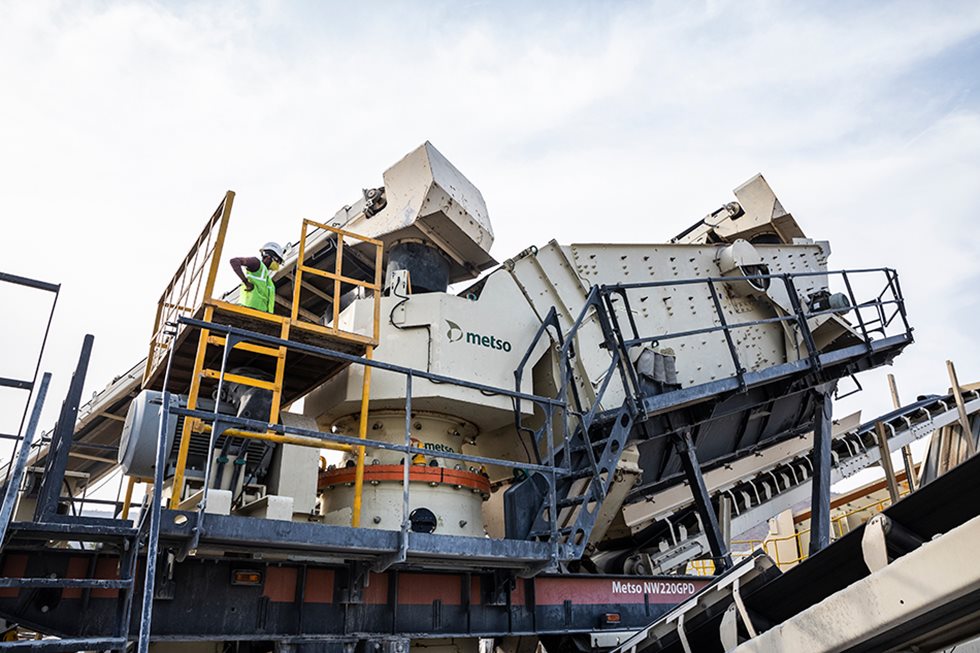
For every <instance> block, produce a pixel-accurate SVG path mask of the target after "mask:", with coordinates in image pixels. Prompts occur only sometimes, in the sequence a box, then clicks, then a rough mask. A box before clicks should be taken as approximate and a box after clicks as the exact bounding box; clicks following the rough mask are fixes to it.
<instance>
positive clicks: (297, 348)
mask: <svg viewBox="0 0 980 653" xmlns="http://www.w3.org/2000/svg"><path fill="white" fill-rule="evenodd" d="M180 322H181V324H182V325H184V326H185V327H188V328H194V329H200V330H208V331H211V332H214V333H217V334H220V335H221V336H222V337H224V338H226V339H229V340H232V339H234V340H237V341H240V342H245V343H249V344H252V345H255V346H261V347H269V348H284V349H286V350H287V351H294V352H298V353H303V354H306V355H312V356H314V357H317V358H321V359H329V360H334V361H342V362H344V363H347V364H350V365H355V366H356V365H360V366H362V367H363V369H364V370H365V376H366V375H367V374H366V373H367V371H368V370H381V371H385V372H389V373H395V374H399V375H402V376H403V377H404V378H405V403H404V409H405V414H406V424H405V426H406V428H405V439H404V442H403V443H395V442H390V441H384V440H376V439H371V438H367V437H366V434H365V433H364V431H363V428H362V429H361V432H360V433H359V434H358V435H357V436H353V435H344V434H342V433H333V432H322V431H313V430H308V429H303V428H297V427H290V426H284V425H282V424H277V423H270V422H266V421H262V420H255V419H248V418H242V417H236V416H234V415H228V414H224V413H220V412H218V410H217V408H216V409H215V410H197V409H191V408H179V407H177V406H171V407H170V410H169V412H168V413H167V414H169V415H170V416H171V417H177V418H180V417H182V418H184V420H185V423H186V422H187V421H188V420H194V421H196V422H197V423H198V424H199V425H200V428H199V431H200V432H201V433H210V434H211V436H212V437H211V438H210V444H209V454H208V456H207V458H206V461H210V460H211V459H212V458H213V453H214V447H215V437H214V436H215V433H216V432H217V431H221V432H223V433H225V434H227V435H229V436H234V437H240V438H252V439H260V440H266V441H272V442H279V443H288V444H294V445H300V446H306V447H313V448H317V449H335V450H340V451H354V452H359V451H360V450H361V449H363V448H370V449H379V450H386V451H395V452H401V453H402V454H403V468H404V470H403V471H404V475H403V479H402V485H403V492H404V505H403V510H402V513H403V514H402V517H403V519H402V535H403V541H405V539H404V538H405V537H406V536H407V532H408V528H409V525H408V524H409V522H408V517H409V513H408V488H409V485H410V483H409V480H410V476H411V474H410V468H411V465H412V463H411V459H412V458H413V457H414V456H416V455H417V454H422V455H423V456H430V455H431V454H432V452H431V451H430V450H428V449H424V448H421V447H417V446H414V445H413V444H412V434H411V415H412V397H413V393H412V388H413V383H414V382H416V381H418V380H424V381H430V382H432V383H438V384H446V385H451V386H456V387H460V388H467V389H471V390H475V391H478V392H480V393H481V396H484V395H499V396H505V397H510V398H511V399H512V400H521V401H525V402H531V403H533V404H534V405H535V406H537V407H539V408H540V410H541V413H542V414H543V415H544V416H545V431H546V432H547V434H548V436H547V437H544V438H543V440H545V442H547V443H548V444H547V450H548V451H547V453H546V456H545V458H546V460H553V459H554V451H553V448H552V446H551V444H550V443H551V442H552V440H553V438H552V437H551V433H552V422H553V416H554V414H555V412H557V411H561V410H564V408H565V405H564V403H563V402H562V401H560V400H559V399H556V398H549V397H543V396H539V395H534V394H531V393H525V392H519V391H512V390H507V389H504V388H496V387H493V386H489V385H486V384H482V383H477V382H473V381H467V380H464V379H457V378H453V377H447V376H444V375H440V374H433V373H429V372H424V371H421V370H415V369H412V368H408V367H403V366H400V365H395V364H392V363H386V362H383V361H375V360H372V359H369V358H365V357H360V356H355V355H352V354H346V353H343V352H340V351H336V350H332V349H327V348H324V347H319V346H316V345H310V344H306V343H302V342H297V341H292V340H286V339H283V338H279V337H276V336H271V335H266V334H261V333H256V332H252V331H247V330H244V329H240V328H237V327H232V326H228V325H222V324H217V323H209V322H204V321H202V320H197V319H193V318H186V317H184V318H180ZM226 377H227V375H226V374H225V373H224V372H223V373H222V375H221V376H220V377H219V378H218V382H219V383H222V382H223V380H225V379H226ZM164 394H165V396H166V395H168V394H169V392H168V391H167V389H166V388H165V390H164ZM366 400H367V396H366V395H365V401H366ZM164 405H165V406H166V405H170V404H169V403H168V400H167V399H166V398H165V399H164ZM167 419H170V418H167ZM360 421H361V423H362V424H363V423H365V420H364V419H363V418H362V419H361V420H360ZM215 425H217V426H215ZM161 428H166V426H165V425H161ZM164 441H165V438H161V443H163V442H164ZM438 455H439V457H442V458H447V459H451V460H458V461H460V462H466V463H471V464H475V465H495V466H499V467H504V468H508V469H513V470H516V469H522V470H525V471H527V472H543V473H544V474H545V475H546V476H547V478H549V479H550V483H549V486H550V487H549V492H550V494H551V495H552V499H551V500H552V501H554V492H555V482H556V479H557V478H559V477H561V476H563V475H565V474H566V473H567V472H566V471H565V470H562V469H559V468H558V467H556V466H555V465H554V464H547V463H543V464H537V463H525V462H520V461H515V460H506V459H498V458H492V457H487V456H477V455H472V454H465V453H460V452H453V451H444V450H440V451H439V454H438ZM361 456H362V454H359V458H361ZM206 464H208V463H206ZM208 475H209V471H208V470H207V469H206V470H205V475H204V478H205V484H204V488H203V492H202V496H201V499H200V502H199V504H198V505H199V507H201V508H203V506H204V505H206V502H207V497H208V493H209V486H210V483H209V482H208V480H209V479H208ZM160 481H161V482H162V479H160ZM157 485H158V486H159V483H157ZM362 487H363V476H362V477H361V480H360V482H357V483H355V489H354V490H355V507H354V511H353V515H354V516H353V520H352V525H354V526H356V525H358V523H359V512H360V511H359V501H358V500H357V499H358V497H359V496H360V495H361V491H362ZM403 553H404V552H403Z"/></svg>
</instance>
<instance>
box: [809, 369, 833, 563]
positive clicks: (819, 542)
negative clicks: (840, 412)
mask: <svg viewBox="0 0 980 653" xmlns="http://www.w3.org/2000/svg"><path fill="white" fill-rule="evenodd" d="M814 393H815V399H816V415H815V416H814V420H813V453H812V454H811V461H812V463H813V465H812V467H813V482H812V484H811V489H812V494H811V498H810V503H811V505H810V555H813V554H814V553H816V552H817V551H819V550H821V549H823V548H824V547H826V546H827V545H828V544H830V465H831V455H830V454H831V451H830V445H831V432H830V429H831V422H832V419H833V403H832V396H831V395H832V388H830V387H828V386H826V385H824V386H821V387H819V388H817V389H816V390H815V391H814Z"/></svg>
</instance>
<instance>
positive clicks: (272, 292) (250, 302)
mask: <svg viewBox="0 0 980 653" xmlns="http://www.w3.org/2000/svg"><path fill="white" fill-rule="evenodd" d="M245 278H246V279H248V280H249V281H250V282H251V284H252V290H246V289H245V284H242V287H241V289H240V294H241V305H242V306H247V307H248V308H254V309H255V310H257V311H265V312H266V313H275V312H276V284H275V283H273V282H272V272H270V271H269V268H267V267H266V266H265V263H263V262H262V261H259V269H258V270H256V271H255V272H252V271H251V270H249V269H248V267H247V266H246V267H245Z"/></svg>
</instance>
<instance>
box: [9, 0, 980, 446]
mask: <svg viewBox="0 0 980 653" xmlns="http://www.w3.org/2000/svg"><path fill="white" fill-rule="evenodd" d="M978 82H980V4H978V3H976V2H944V3H920V2H907V3H906V2H892V3H845V2H829V3H788V2H755V1H738V2H736V1H732V2H725V1H711V2H676V3H672V2H603V3H571V2H568V3H558V2H543V3H518V2H514V3H506V2H469V3H465V2H462V3H451V2H439V1H433V2H416V3H397V4H396V3H391V4H388V3H330V2H308V3H304V2H173V3H166V2H142V3H136V2H86V3H80V2H49V1H44V0H38V1H26V0H25V1H23V2H13V1H10V0H0V234H2V240H0V242H2V243H3V244H4V247H3V255H4V257H3V262H2V263H0V270H2V271H5V272H9V273H14V274H20V275H25V276H30V277H36V278H40V279H43V280H47V281H52V282H57V283H61V284H62V286H61V294H60V297H59V300H58V306H57V309H56V313H55V319H54V323H53V326H52V334H51V337H50V339H49V342H48V348H47V352H46V355H45V358H44V360H43V362H42V369H43V370H50V371H51V372H52V373H53V374H54V381H53V385H52V394H51V396H52V399H51V400H49V402H48V405H47V410H46V413H45V422H46V425H47V426H50V423H51V422H52V421H53V420H54V418H55V417H56V415H57V410H58V405H59V404H60V399H61V397H62V396H63V395H64V393H65V391H66V389H67V385H68V379H69V377H70V374H71V370H72V368H73V366H74V361H75V359H76V357H77V352H78V349H79V347H80V345H81V340H82V337H83V335H84V334H86V333H92V334H94V335H95V349H94V353H93V358H92V363H91V366H90V368H89V376H88V381H87V384H86V396H89V395H91V393H93V392H95V391H97V390H99V389H101V388H102V387H103V386H104V385H105V384H106V383H108V382H109V381H111V380H112V378H113V377H115V376H116V375H119V374H121V373H123V372H124V371H126V370H127V369H129V367H130V366H131V365H133V364H134V363H136V362H137V361H139V360H140V358H141V357H143V356H144V355H145V350H146V346H147V343H148V340H149V336H150V331H151V326H152V319H153V316H154V309H155V303H156V301H157V299H158V297H159V295H160V292H161V291H162V289H163V287H164V285H165V284H166V282H167V281H168V280H169V278H170V276H171V275H172V274H173V271H174V270H175V269H176V266H177V264H178V263H179V261H180V259H181V258H182V256H183V255H184V253H185V252H186V251H187V249H188V248H189V246H190V244H191V242H192V239H193V238H194V236H195V235H196V234H197V232H198V231H199V230H200V228H201V226H202V225H203V222H204V220H205V219H206V218H207V217H208V216H209V215H210V214H211V212H212V211H213V209H214V208H215V207H216V206H217V204H218V203H219V201H220V200H221V198H222V196H223V194H224V192H225V190H227V189H232V190H235V191H236V193H237V197H236V200H235V208H234V212H233V216H232V223H231V231H230V234H229V238H228V243H227V246H226V252H227V254H228V255H229V256H230V255H236V254H242V255H247V254H251V253H252V252H253V250H254V249H255V248H256V246H257V244H259V243H262V242H265V241H267V240H270V239H274V240H279V241H289V240H293V241H295V240H296V239H297V238H298V235H299V224H300V220H301V219H302V218H313V219H325V218H327V217H329V216H331V215H333V213H334V212H335V211H336V210H337V209H339V208H340V207H342V206H343V205H345V204H349V203H352V202H353V201H355V200H356V199H358V197H359V196H360V191H361V189H362V188H367V187H374V186H378V185H380V184H381V173H382V172H383V170H384V169H385V168H387V167H388V166H390V165H391V164H392V163H394V162H395V161H396V160H398V159H399V158H400V157H401V156H403V155H404V154H406V153H407V152H409V151H410V150H412V149H414V148H415V147H416V146H418V145H419V144H420V143H422V142H423V141H425V140H430V141H431V142H432V143H433V144H434V145H435V146H436V147H437V148H438V149H439V150H440V151H441V152H442V153H443V154H444V155H445V156H446V157H447V158H449V160H450V161H452V162H453V163H454V164H455V165H456V167H458V168H459V169H460V170H461V171H462V172H463V173H464V174H465V175H466V176H467V177H468V178H469V179H470V180H471V181H472V182H473V183H474V184H475V185H476V186H477V187H478V188H480V189H481V191H482V193H483V195H484V198H485V199H486V202H487V205H488V208H489V213H490V218H491V220H492V222H493V226H494V231H495V234H496V243H495V246H494V249H493V251H492V253H493V254H494V255H495V256H496V258H497V259H498V260H504V259H506V258H508V257H510V256H512V255H513V254H515V253H517V252H518V251H520V250H522V249H524V248H525V247H527V246H528V245H541V244H544V243H546V242H547V241H548V240H550V239H552V238H555V239H557V240H559V241H560V242H563V243H572V242H662V241H664V240H666V239H669V238H670V237H671V236H673V235H675V234H676V233H678V232H680V231H681V230H682V229H684V228H685V227H687V226H688V225H690V224H691V223H693V222H694V221H696V220H697V219H699V218H700V217H702V216H704V215H705V214H707V213H709V212H710V211H713V210H714V209H716V208H718V207H719V206H721V205H722V204H724V203H726V202H729V201H732V200H733V199H734V197H733V196H732V194H731V190H732V189H733V188H735V187H736V186H738V185H739V184H741V183H742V182H743V181H745V180H747V179H748V178H750V177H751V176H753V175H754V174H756V173H757V172H762V173H763V174H765V176H766V178H767V179H768V181H769V183H770V184H771V186H772V187H773V189H774V190H775V192H776V194H777V195H778V196H779V198H780V199H781V201H782V203H783V205H784V206H785V207H786V208H787V210H789V211H790V212H792V213H793V215H794V216H795V217H796V219H797V221H798V222H799V223H800V224H801V226H802V228H803V230H804V231H805V232H806V234H807V235H808V236H810V237H813V238H816V239H821V240H830V241H831V243H832V248H833V255H832V257H831V266H832V267H833V268H836V269H841V268H855V267H877V266H889V267H893V268H896V269H897V270H898V272H899V275H900V278H901V282H902V287H903V290H904V291H905V294H906V298H907V304H908V310H909V315H910V320H911V322H912V324H913V326H914V327H915V336H916V341H917V342H916V343H915V344H914V345H913V346H912V347H910V348H909V349H908V350H907V351H906V352H905V353H904V354H902V355H901V356H900V357H899V359H898V360H897V361H896V364H895V366H894V368H892V369H890V370H887V371H891V372H893V373H894V374H895V375H896V376H897V380H898V386H899V391H900V394H901V396H902V399H903V400H905V401H911V400H912V399H913V398H914V397H915V396H916V395H920V394H931V393H942V392H946V388H948V386H949V381H948V378H947V373H946V368H945V360H946V359H952V360H954V361H955V363H956V365H957V370H958V372H959V377H960V380H961V381H962V382H963V383H967V382H972V381H977V380H980V348H978V347H977V346H976V342H975V337H974V335H973V332H974V322H975V321H976V318H977V317H978V316H980V290H978V288H980V262H978V261H980V257H978V255H977V253H978V251H980V229H977V228H976V224H975V220H976V218H975V216H976V215H977V209H978V207H980V94H978V90H977V84H978ZM222 274H224V275H226V276H224V277H219V284H218V285H219V287H231V286H232V285H233V283H234V280H233V278H232V277H231V272H230V270H227V271H223V272H222ZM0 302H2V305H3V308H4V316H5V317H4V319H3V320H2V321H0V336H2V337H0V348H2V350H0V351H2V353H0V376H8V377H14V376H18V377H24V376H30V374H31V373H32V370H33V355H34V354H33V352H34V351H36V346H37V345H38V344H39V335H38V334H39V328H40V327H41V326H43V321H44V317H45V315H44V313H45V311H46V310H47V309H46V308H45V306H44V304H43V302H42V301H40V300H38V299H37V298H36V297H32V296H31V293H25V292H23V291H18V290H11V289H9V288H6V289H0ZM884 374H885V371H880V372H878V371H876V372H872V373H867V374H865V375H863V376H862V377H861V378H860V380H861V383H862V385H863V386H864V388H865V389H864V391H863V392H862V393H860V394H859V395H857V396H854V397H851V398H849V399H846V400H844V401H842V402H841V403H840V405H839V406H838V407H837V408H836V410H837V411H838V414H843V413H846V412H850V411H852V410H856V409H858V408H863V409H864V411H865V416H866V417H870V416H873V415H875V414H879V413H881V412H884V411H886V410H888V409H890V407H891V403H890V402H891V400H890V397H889V394H888V390H887V386H886V384H885V379H884ZM21 405H22V396H21V397H20V398H18V396H17V395H16V394H15V393H14V394H12V392H11V391H6V390H0V407H2V408H3V411H2V413H3V414H2V416H0V432H12V431H15V430H16V428H17V422H18V420H19V408H20V406H21Z"/></svg>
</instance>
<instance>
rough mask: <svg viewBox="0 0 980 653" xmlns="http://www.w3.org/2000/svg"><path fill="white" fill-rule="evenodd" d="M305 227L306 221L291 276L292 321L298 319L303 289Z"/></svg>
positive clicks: (301, 232) (304, 221)
mask: <svg viewBox="0 0 980 653" xmlns="http://www.w3.org/2000/svg"><path fill="white" fill-rule="evenodd" d="M306 225H307V221H306V220H303V228H302V229H301V230H300V235H299V253H298V254H297V256H296V272H295V274H294V275H293V310H292V314H291V315H290V318H291V319H293V320H298V319H299V298H300V290H301V289H302V287H303V260H304V259H305V258H306ZM334 301H336V298H334Z"/></svg>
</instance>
